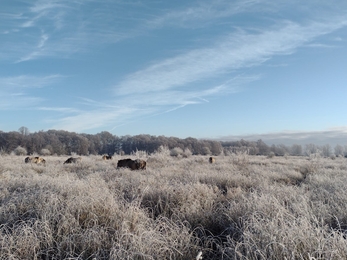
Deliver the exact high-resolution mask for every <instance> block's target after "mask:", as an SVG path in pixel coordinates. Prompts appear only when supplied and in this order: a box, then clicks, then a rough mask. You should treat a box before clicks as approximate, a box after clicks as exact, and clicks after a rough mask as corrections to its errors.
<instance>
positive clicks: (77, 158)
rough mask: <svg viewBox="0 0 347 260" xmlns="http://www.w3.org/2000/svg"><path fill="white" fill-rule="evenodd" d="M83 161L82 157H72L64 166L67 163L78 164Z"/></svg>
mask: <svg viewBox="0 0 347 260" xmlns="http://www.w3.org/2000/svg"><path fill="white" fill-rule="evenodd" d="M81 161H82V157H76V158H74V157H70V158H69V159H67V160H66V161H65V162H64V163H63V164H66V163H78V162H81Z"/></svg>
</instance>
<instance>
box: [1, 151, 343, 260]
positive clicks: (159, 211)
mask: <svg viewBox="0 0 347 260" xmlns="http://www.w3.org/2000/svg"><path fill="white" fill-rule="evenodd" d="M25 157H26V156H15V155H2V156H0V259H90V260H92V259H182V260H183V259H184V260H186V259H187V260H195V259H200V258H199V256H200V255H201V256H202V258H201V259H258V260H259V259H347V241H346V236H347V233H346V231H347V210H346V206H347V159H346V158H342V157H339V158H336V159H332V158H322V157H320V156H314V155H312V156H311V157H304V156H302V157H291V156H285V157H272V158H270V157H266V156H249V155H247V154H232V155H229V156H217V157H215V158H216V161H215V163H212V164H210V163H209V160H208V159H209V157H208V156H188V157H187V158H177V157H172V156H170V155H169V153H168V152H165V151H163V152H160V153H154V154H151V155H147V154H146V153H143V152H137V153H136V154H133V155H131V156H120V155H115V156H114V157H113V159H112V160H108V161H104V160H102V158H101V156H82V161H81V162H78V163H75V164H68V165H67V164H65V165H63V162H64V161H65V160H66V159H67V158H68V157H70V156H61V157H58V156H44V158H45V160H46V165H45V166H44V165H36V164H32V163H24V158H25ZM124 158H132V159H135V158H139V159H144V160H146V161H147V169H146V170H137V171H131V170H130V169H125V168H121V169H117V161H118V160H119V159H124ZM200 252H201V253H202V254H201V253H200Z"/></svg>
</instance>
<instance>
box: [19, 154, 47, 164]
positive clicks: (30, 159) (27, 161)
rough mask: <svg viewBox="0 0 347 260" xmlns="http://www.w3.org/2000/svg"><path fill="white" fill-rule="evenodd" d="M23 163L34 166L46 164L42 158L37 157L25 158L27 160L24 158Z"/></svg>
mask: <svg viewBox="0 0 347 260" xmlns="http://www.w3.org/2000/svg"><path fill="white" fill-rule="evenodd" d="M24 162H25V163H29V162H30V163H36V164H41V163H42V164H46V160H45V159H43V158H42V157H38V156H36V157H27V158H25V159H24Z"/></svg>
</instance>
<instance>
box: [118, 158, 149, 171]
mask: <svg viewBox="0 0 347 260" xmlns="http://www.w3.org/2000/svg"><path fill="white" fill-rule="evenodd" d="M123 167H124V168H129V169H131V170H145V169H146V162H145V161H144V160H140V159H136V160H131V159H123V160H119V161H118V163H117V168H123Z"/></svg>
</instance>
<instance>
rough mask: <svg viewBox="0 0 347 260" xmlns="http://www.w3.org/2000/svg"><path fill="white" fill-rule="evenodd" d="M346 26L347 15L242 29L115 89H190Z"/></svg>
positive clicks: (129, 78) (146, 70) (141, 73)
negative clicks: (258, 29)
mask: <svg viewBox="0 0 347 260" xmlns="http://www.w3.org/2000/svg"><path fill="white" fill-rule="evenodd" d="M346 25H347V19H346V18H345V19H342V20H337V21H331V22H330V23H320V22H312V23H310V24H308V25H300V24H297V23H294V22H284V23H281V25H280V26H278V25H277V26H275V28H272V29H269V30H266V31H262V32H261V33H248V32H246V31H238V32H236V33H233V34H230V35H228V36H226V37H224V38H222V39H219V40H218V42H217V43H215V44H214V45H213V46H212V47H209V48H201V49H195V50H191V51H187V52H186V53H184V54H181V55H178V56H176V57H172V58H167V59H165V60H163V61H159V62H157V63H155V64H153V65H150V66H148V67H147V68H144V69H143V70H140V71H137V72H135V73H133V74H130V75H128V76H127V77H126V78H125V79H124V80H123V81H122V82H120V84H119V85H117V86H115V91H116V93H117V94H123V95H126V94H131V93H146V92H160V91H165V90H168V89H174V88H179V87H182V86H185V87H186V89H187V88H188V89H189V85H190V84H192V83H197V82H199V81H201V80H206V79H213V78H216V77H221V76H223V74H226V73H230V72H232V71H236V70H238V69H240V68H246V67H252V66H257V65H260V64H262V63H264V62H265V61H267V60H269V59H271V58H272V57H273V56H276V55H287V54H291V53H293V52H295V51H296V50H297V49H298V48H300V47H302V46H303V45H304V44H306V43H309V42H312V41H313V40H314V39H315V38H316V37H319V36H321V35H324V34H327V33H331V32H333V31H335V30H337V29H339V28H342V27H344V26H346Z"/></svg>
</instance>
